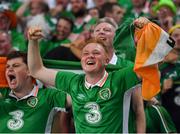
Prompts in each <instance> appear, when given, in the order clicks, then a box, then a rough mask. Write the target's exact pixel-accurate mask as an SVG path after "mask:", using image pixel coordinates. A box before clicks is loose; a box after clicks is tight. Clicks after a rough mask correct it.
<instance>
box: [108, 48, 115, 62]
mask: <svg viewBox="0 0 180 134" xmlns="http://www.w3.org/2000/svg"><path fill="white" fill-rule="evenodd" d="M113 54H114V50H113V49H109V51H108V56H109V59H110V60H111V59H112V57H113Z"/></svg>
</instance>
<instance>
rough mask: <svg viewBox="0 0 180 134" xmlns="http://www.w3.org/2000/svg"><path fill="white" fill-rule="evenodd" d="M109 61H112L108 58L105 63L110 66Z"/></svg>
mask: <svg viewBox="0 0 180 134" xmlns="http://www.w3.org/2000/svg"><path fill="white" fill-rule="evenodd" d="M109 61H110V60H109V58H108V57H107V58H106V63H105V65H108V64H109Z"/></svg>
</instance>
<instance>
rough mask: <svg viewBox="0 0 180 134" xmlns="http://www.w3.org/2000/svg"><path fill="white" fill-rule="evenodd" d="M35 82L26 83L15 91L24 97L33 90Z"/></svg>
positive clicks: (20, 96)
mask: <svg viewBox="0 0 180 134" xmlns="http://www.w3.org/2000/svg"><path fill="white" fill-rule="evenodd" d="M33 87H34V84H33V83H32V84H26V85H25V86H22V87H21V88H20V89H19V90H17V91H14V90H13V93H14V95H15V96H16V97H18V98H23V97H24V96H26V95H28V94H29V93H30V92H31V91H32V90H33Z"/></svg>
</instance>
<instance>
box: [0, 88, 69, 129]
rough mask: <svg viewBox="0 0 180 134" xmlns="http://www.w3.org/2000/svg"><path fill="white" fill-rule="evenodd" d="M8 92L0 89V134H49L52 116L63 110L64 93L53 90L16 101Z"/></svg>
mask: <svg viewBox="0 0 180 134" xmlns="http://www.w3.org/2000/svg"><path fill="white" fill-rule="evenodd" d="M10 92H11V90H10V89H8V88H5V89H0V133H45V132H47V133H49V132H51V125H52V121H53V116H54V114H55V113H56V112H57V111H59V110H65V109H64V108H65V102H66V96H65V93H63V92H60V91H58V90H55V89H38V88H37V92H36V93H37V95H31V96H29V97H27V98H23V99H18V100H17V99H16V98H15V97H12V96H11V95H10Z"/></svg>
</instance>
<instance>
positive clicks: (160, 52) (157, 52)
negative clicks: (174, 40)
mask: <svg viewBox="0 0 180 134" xmlns="http://www.w3.org/2000/svg"><path fill="white" fill-rule="evenodd" d="M168 39H169V35H168V34H167V33H166V32H165V31H164V30H161V35H160V38H159V41H158V42H157V44H156V47H155V49H154V51H153V52H152V54H151V55H150V56H149V58H148V59H147V61H146V62H145V63H144V65H143V66H148V65H152V64H156V63H158V62H160V61H162V60H163V59H164V57H165V56H166V55H167V54H168V53H169V52H170V51H171V49H172V47H171V46H170V45H169V44H168V43H167V40H168Z"/></svg>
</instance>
